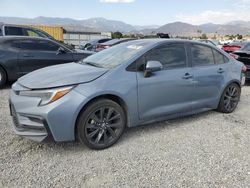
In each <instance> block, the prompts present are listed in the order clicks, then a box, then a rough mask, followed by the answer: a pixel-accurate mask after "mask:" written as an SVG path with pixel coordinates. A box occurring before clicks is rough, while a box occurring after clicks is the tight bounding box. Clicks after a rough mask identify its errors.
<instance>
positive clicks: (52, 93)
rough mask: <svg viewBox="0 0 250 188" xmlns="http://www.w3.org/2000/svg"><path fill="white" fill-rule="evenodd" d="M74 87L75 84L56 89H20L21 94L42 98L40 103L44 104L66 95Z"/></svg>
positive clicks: (40, 104)
mask: <svg viewBox="0 0 250 188" xmlns="http://www.w3.org/2000/svg"><path fill="white" fill-rule="evenodd" d="M73 87H74V86H70V87H61V88H55V89H46V90H30V91H20V92H19V95H21V96H27V97H38V98H41V102H40V103H39V106H44V105H46V104H49V103H52V102H54V101H57V100H58V99H60V98H62V97H63V96H64V95H66V94H67V93H69V92H70V90H72V88H73Z"/></svg>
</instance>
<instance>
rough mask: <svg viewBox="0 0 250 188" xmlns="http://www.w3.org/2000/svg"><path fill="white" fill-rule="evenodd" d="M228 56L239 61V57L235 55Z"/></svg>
mask: <svg viewBox="0 0 250 188" xmlns="http://www.w3.org/2000/svg"><path fill="white" fill-rule="evenodd" d="M230 56H231V57H232V58H234V59H239V56H238V55H236V54H233V53H230Z"/></svg>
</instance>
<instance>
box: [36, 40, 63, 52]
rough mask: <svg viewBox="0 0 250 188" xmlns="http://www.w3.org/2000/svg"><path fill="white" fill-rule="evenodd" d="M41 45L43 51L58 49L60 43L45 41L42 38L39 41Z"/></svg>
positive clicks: (40, 48)
mask: <svg viewBox="0 0 250 188" xmlns="http://www.w3.org/2000/svg"><path fill="white" fill-rule="evenodd" d="M38 45H39V50H41V51H57V50H58V49H59V47H60V46H59V45H57V44H55V43H53V42H50V41H44V40H40V41H39V42H38Z"/></svg>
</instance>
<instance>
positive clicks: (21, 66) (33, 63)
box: [0, 36, 94, 86]
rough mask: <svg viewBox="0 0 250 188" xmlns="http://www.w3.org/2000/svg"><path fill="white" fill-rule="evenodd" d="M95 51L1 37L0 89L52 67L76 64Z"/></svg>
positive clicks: (48, 41) (32, 40)
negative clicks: (8, 83)
mask: <svg viewBox="0 0 250 188" xmlns="http://www.w3.org/2000/svg"><path fill="white" fill-rule="evenodd" d="M93 53H94V52H89V51H83V50H75V49H70V48H69V47H68V46H66V45H64V44H62V43H59V42H56V41H54V40H50V39H45V38H39V37H7V36H6V37H0V86H3V85H4V84H5V83H6V82H7V81H14V80H17V79H18V78H19V77H21V76H23V75H25V74H27V73H29V72H31V71H34V70H37V69H40V68H43V67H47V66H51V65H56V64H63V63H70V62H76V61H79V60H81V59H84V58H85V57H87V56H89V55H92V54H93Z"/></svg>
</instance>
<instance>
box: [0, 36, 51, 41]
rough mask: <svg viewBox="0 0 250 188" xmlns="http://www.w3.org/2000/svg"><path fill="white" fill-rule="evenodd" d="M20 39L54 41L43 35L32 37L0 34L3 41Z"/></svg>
mask: <svg viewBox="0 0 250 188" xmlns="http://www.w3.org/2000/svg"><path fill="white" fill-rule="evenodd" d="M15 39H17V40H20V39H39V40H49V41H52V40H51V39H48V38H43V37H35V36H34V37H31V36H0V40H1V41H6V40H15Z"/></svg>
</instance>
